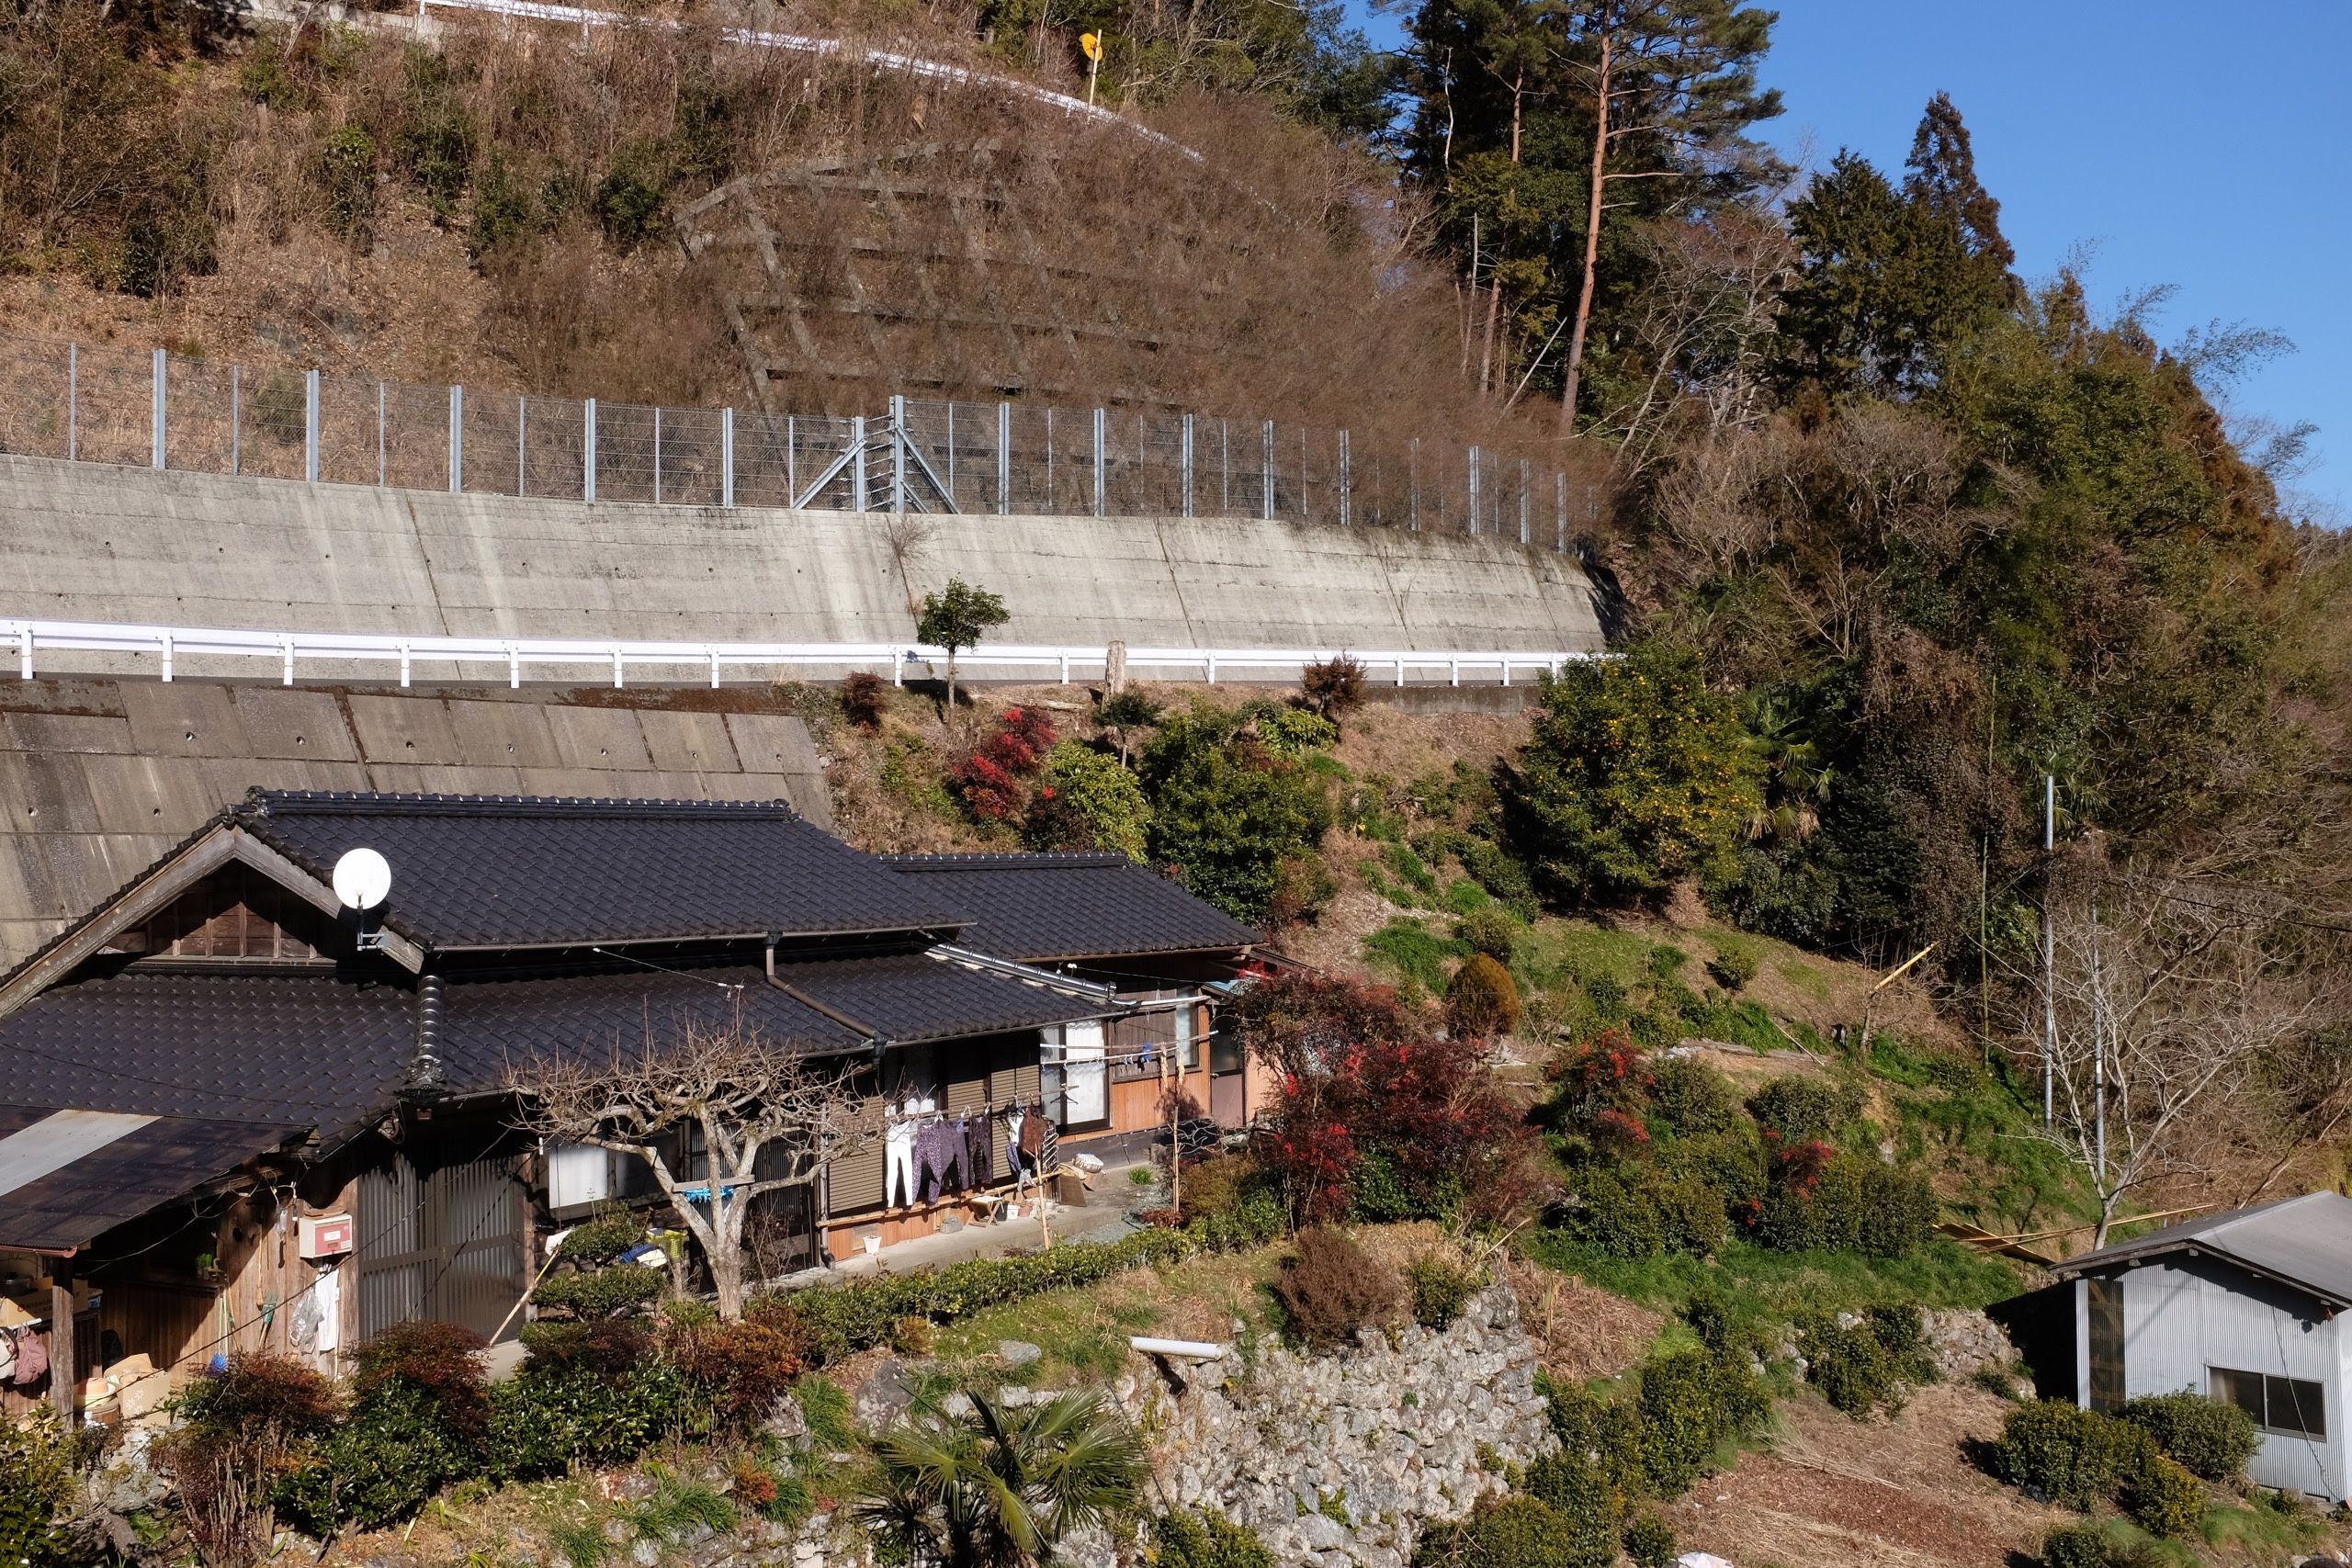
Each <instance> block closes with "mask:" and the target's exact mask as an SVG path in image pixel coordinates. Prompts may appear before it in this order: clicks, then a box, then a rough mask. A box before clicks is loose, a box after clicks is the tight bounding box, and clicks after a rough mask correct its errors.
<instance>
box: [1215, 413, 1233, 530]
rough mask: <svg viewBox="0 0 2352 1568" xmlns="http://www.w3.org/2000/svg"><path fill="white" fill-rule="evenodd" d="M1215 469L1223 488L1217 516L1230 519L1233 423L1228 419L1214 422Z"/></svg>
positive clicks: (1231, 506)
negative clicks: (1222, 497)
mask: <svg viewBox="0 0 2352 1568" xmlns="http://www.w3.org/2000/svg"><path fill="white" fill-rule="evenodd" d="M1216 467H1217V473H1218V475H1219V476H1220V478H1219V480H1218V482H1219V483H1220V484H1221V485H1223V486H1224V490H1223V492H1222V493H1223V496H1224V499H1223V500H1222V501H1221V502H1218V504H1217V515H1218V516H1219V517H1230V516H1232V515H1233V422H1232V421H1231V420H1229V419H1221V420H1218V421H1217V422H1216Z"/></svg>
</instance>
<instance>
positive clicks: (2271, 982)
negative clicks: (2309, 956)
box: [2016, 878, 2326, 1246]
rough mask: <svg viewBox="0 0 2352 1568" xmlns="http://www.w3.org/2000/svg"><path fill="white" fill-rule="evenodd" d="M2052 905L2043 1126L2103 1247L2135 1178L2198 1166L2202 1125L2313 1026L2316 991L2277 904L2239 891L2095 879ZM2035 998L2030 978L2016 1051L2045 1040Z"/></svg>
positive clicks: (2320, 1015) (2142, 1182)
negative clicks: (2082, 1193)
mask: <svg viewBox="0 0 2352 1568" xmlns="http://www.w3.org/2000/svg"><path fill="white" fill-rule="evenodd" d="M2049 919H2050V920H2051V934H2052V947H2053V957H2052V965H2051V967H2052V973H2051V974H2050V975H2049V976H2046V977H2045V980H2044V982H2043V984H2044V985H2045V986H2046V987H2047V994H2048V998H2049V1002H2050V1006H2051V1010H2052V1012H2053V1013H2054V1015H2055V1018H2056V1028H2055V1039H2054V1042H2053V1043H2052V1063H2051V1076H2052V1090H2053V1092H2052V1101H2053V1114H2052V1120H2051V1123H2050V1125H2049V1126H2048V1127H2047V1128H2046V1129H2044V1130H2043V1134H2042V1135H2043V1136H2044V1137H2046V1138H2047V1139H2048V1140H2049V1141H2050V1142H2051V1143H2052V1144H2053V1145H2056V1146H2057V1148H2058V1149H2059V1150H2060V1151H2061V1152H2063V1153H2064V1155H2065V1156H2066V1157H2067V1158H2068V1159H2069V1160H2071V1161H2072V1162H2073V1163H2074V1164H2075V1165H2076V1166H2078V1167H2079V1168H2081V1169H2082V1170H2083V1172H2084V1174H2085V1175H2086V1177H2087V1178H2088V1179H2089V1181H2090V1184H2091V1190H2092V1191H2093V1193H2094V1194H2095V1195H2096V1196H2097V1198H2098V1210H2099V1213H2098V1233H2097V1235H2096V1236H2095V1238H2094V1241H2093V1245H2094V1246H2103V1245H2105V1243H2106V1241H2107V1235H2108V1231H2109V1229H2110V1228H2111V1227H2112V1226H2113V1224H2115V1221H2116V1218H2117V1214H2118V1212H2119V1211H2120V1208H2121V1207H2122V1205H2123V1203H2124V1201H2126V1200H2127V1199H2129V1198H2131V1196H2132V1195H2133V1194H2134V1193H2137V1192H2139V1191H2140V1190H2142V1189H2143V1188H2146V1187H2148V1186H2150V1185H2151V1184H2153V1183H2155V1182H2158V1181H2161V1180H2164V1179H2168V1178H2177V1177H2182V1176H2193V1175H2199V1174H2205V1173H2206V1162H2205V1160H2204V1158H2203V1157H2202V1151H2201V1148H2200V1138H2201V1136H2202V1134H2203V1133H2204V1131H2205V1130H2207V1129H2208V1128H2209V1127H2210V1126H2211V1125H2213V1124H2216V1123H2217V1122H2220V1121H2222V1120H2223V1119H2224V1118H2225V1116H2226V1113H2227V1111H2229V1109H2230V1106H2231V1105H2232V1103H2233V1101H2234V1100H2236V1099H2237V1098H2239V1097H2240V1096H2241V1095H2243V1094H2245V1093H2246V1092H2247V1091H2249V1090H2250V1089H2254V1088H2256V1087H2257V1077H2256V1069H2257V1068H2259V1067H2260V1066H2261V1065H2262V1064H2263V1063H2264V1061H2265V1060H2266V1058H2267V1057H2269V1056H2271V1055H2273V1054H2274V1053H2278V1052H2279V1051H2282V1050H2285V1049H2287V1048H2288V1047H2290V1046H2291V1045H2293V1044H2295V1043H2298V1042H2301V1041H2304V1040H2306V1039H2308V1038H2309V1037H2310V1036H2311V1035H2312V1033H2313V1032H2314V1031H2316V1030H2317V1029H2319V1028H2320V1027H2321V1026H2322V1024H2323V1023H2324V1014H2325V1011H2326V1009H2325V1005H2324V992H2323V989H2322V987H2321V985H2320V984H2319V982H2318V980H2317V978H2316V976H2315V973H2314V971H2313V970H2312V967H2311V966H2310V965H2308V964H2304V963H2302V962H2301V960H2300V958H2299V957H2297V956H2296V955H2295V954H2294V953H2293V952H2292V949H2291V947H2290V944H2286V943H2283V942H2280V941H2279V935H2280V925H2279V922H2278V919H2277V917H2276V915H2275V914H2274V913H2273V912H2271V911H2269V910H2268V909H2267V908H2263V907H2262V906H2260V905H2258V904H2256V903H2255V902H2253V901H2251V900H2248V899H2242V898H2238V899H2233V898H2226V897H2212V896H2211V895H2209V894H2207V893H2204V892H2202V891H2201V890H2199V889H2193V888H2183V887H2180V886H2174V885H2170V884H2166V883H2164V882H2161V881H2157V880H2154V879H2143V878H2134V879H2131V880H2128V881H2125V880H2108V879H2099V880H2096V881H2092V882H2090V883H2089V884H2088V885H2087V886H2083V887H2081V888H2078V889H2076V890H2075V891H2073V892H2072V893H2069V894H2066V895H2063V896H2062V897H2060V898H2059V899H2058V900H2057V901H2056V903H2055V904H2054V907H2053V908H2052V911H2051V913H2050V916H2049ZM2034 1002H2035V1005H2034V1006H2033V1007H2032V1008H2031V1010H2030V1013H2031V1016H2030V1018H2029V1019H2028V1020H2026V1021H2023V1022H2022V1025H2021V1027H2020V1029H2019V1031H2018V1040H2017V1046H2016V1048H2017V1050H2018V1052H2019V1054H2020V1055H2022V1056H2024V1057H2025V1058H2026V1059H2028V1060H2029V1061H2030V1060H2033V1059H2035V1058H2038V1056H2039V1055H2040V1054H2041V1050H2042V1048H2043V1031H2042V1017H2041V1005H2040V1004H2041V990H2040V989H2037V991H2036V992H2035V996H2034Z"/></svg>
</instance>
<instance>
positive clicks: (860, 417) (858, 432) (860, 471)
mask: <svg viewBox="0 0 2352 1568" xmlns="http://www.w3.org/2000/svg"><path fill="white" fill-rule="evenodd" d="M849 452H850V464H849V505H850V510H851V511H853V512H863V511H865V415H864V414H862V413H861V414H853V415H851V416H850V422H849Z"/></svg>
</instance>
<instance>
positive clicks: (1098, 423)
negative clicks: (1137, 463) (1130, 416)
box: [1094, 409, 1111, 517]
mask: <svg viewBox="0 0 2352 1568" xmlns="http://www.w3.org/2000/svg"><path fill="white" fill-rule="evenodd" d="M1110 436H1111V416H1110V415H1109V414H1107V413H1105V412H1103V410H1101V409H1096V410H1095V411H1094V515H1095V516H1097V517H1100V516H1102V515H1103V508H1104V505H1105V503H1106V502H1107V501H1108V500H1109V498H1108V497H1107V496H1105V495H1104V494H1103V489H1104V480H1105V479H1106V478H1107V477H1108V475H1107V473H1106V468H1105V464H1106V461H1107V459H1106V457H1105V455H1104V452H1103V447H1104V446H1106V445H1108V443H1109V441H1110Z"/></svg>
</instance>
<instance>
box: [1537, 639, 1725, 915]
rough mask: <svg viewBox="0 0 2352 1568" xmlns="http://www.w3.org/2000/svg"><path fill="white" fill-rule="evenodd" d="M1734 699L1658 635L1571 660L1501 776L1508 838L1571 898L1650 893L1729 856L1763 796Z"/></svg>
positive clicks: (1542, 881)
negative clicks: (1620, 651) (1613, 655)
mask: <svg viewBox="0 0 2352 1568" xmlns="http://www.w3.org/2000/svg"><path fill="white" fill-rule="evenodd" d="M1755 769H1756V764H1755V761H1754V759H1753V757H1752V754H1751V752H1750V750H1749V748H1748V746H1747V737H1746V734H1745V732H1744V731H1743V730H1742V728H1741V727H1740V722H1739V715H1738V712H1737V709H1736V706H1735V705H1733V703H1732V702H1731V701H1730V700H1729V699H1728V698H1726V697H1724V696H1721V695H1719V694H1716V693H1714V692H1713V691H1711V690H1710V689H1709V687H1708V684H1707V680H1706V675H1705V671H1703V670H1702V669H1701V668H1700V664H1699V660H1698V658H1697V656H1696V655H1695V654H1691V653H1689V652H1686V651H1683V650H1680V649H1668V648H1667V647H1664V646H1663V645H1660V644H1657V643H1643V644H1638V645H1636V646H1634V648H1632V649H1628V650H1627V651H1626V653H1625V655H1624V657H1623V658H1621V659H1614V660H1591V661H1589V662H1585V663H1580V664H1576V665H1571V666H1570V667H1569V668H1568V669H1567V671H1566V673H1564V674H1563V675H1561V676H1560V677H1559V678H1558V679H1556V680H1547V681H1546V682H1544V696H1543V706H1542V708H1541V710H1540V711H1539V712H1538V713H1537V715H1536V718H1535V722H1534V726H1533V733H1532V736H1531V738H1530V739H1529V740H1528V742H1527V744H1526V745H1525V746H1523V747H1521V749H1520V751H1519V755H1518V757H1517V758H1516V759H1515V760H1514V761H1512V762H1511V763H1510V764H1508V765H1506V766H1505V767H1504V768H1502V769H1501V770H1500V771H1499V774H1498V781H1497V788H1498V794H1499V795H1500V797H1501V805H1502V818H1503V822H1504V824H1505V826H1506V827H1507V829H1509V832H1510V840H1511V842H1512V843H1513V845H1514V846H1516V847H1517V848H1518V849H1519V851H1520V852H1521V854H1523V855H1524V856H1525V857H1526V858H1527V860H1528V861H1529V863H1531V864H1532V866H1533V868H1534V870H1535V874H1536V881H1537V882H1538V884H1539V885H1540V886H1542V887H1544V889H1545V890H1546V891H1547V892H1549V893H1550V894H1552V895H1553V896H1555V897H1559V898H1562V899H1566V900H1569V901H1572V902H1586V901H1604V902H1605V901H1615V900H1623V899H1634V898H1646V897H1654V896H1656V895H1658V894H1661V893H1663V892H1664V891H1665V890H1666V889H1667V888H1668V887H1669V886H1672V885H1673V884H1674V883H1675V882H1676V881H1677V880H1679V879H1680V878H1683V877H1686V876H1693V875H1701V876H1703V875H1705V874H1709V873H1710V872H1711V871H1713V870H1715V869H1717V868H1718V867H1721V866H1724V865H1727V864H1729V863H1730V862H1731V860H1732V857H1733V850H1734V846H1735V845H1736V843H1737V842H1738V839H1739V834H1740V830H1741V827H1742V825H1743V824H1744V823H1745V822H1746V821H1747V818H1748V816H1749V814H1750V813H1751V812H1752V811H1753V810H1754V809H1755V807H1756V805H1757V803H1758V799H1759V798H1760V797H1759V795H1758V792H1757V784H1756V778H1755Z"/></svg>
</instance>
